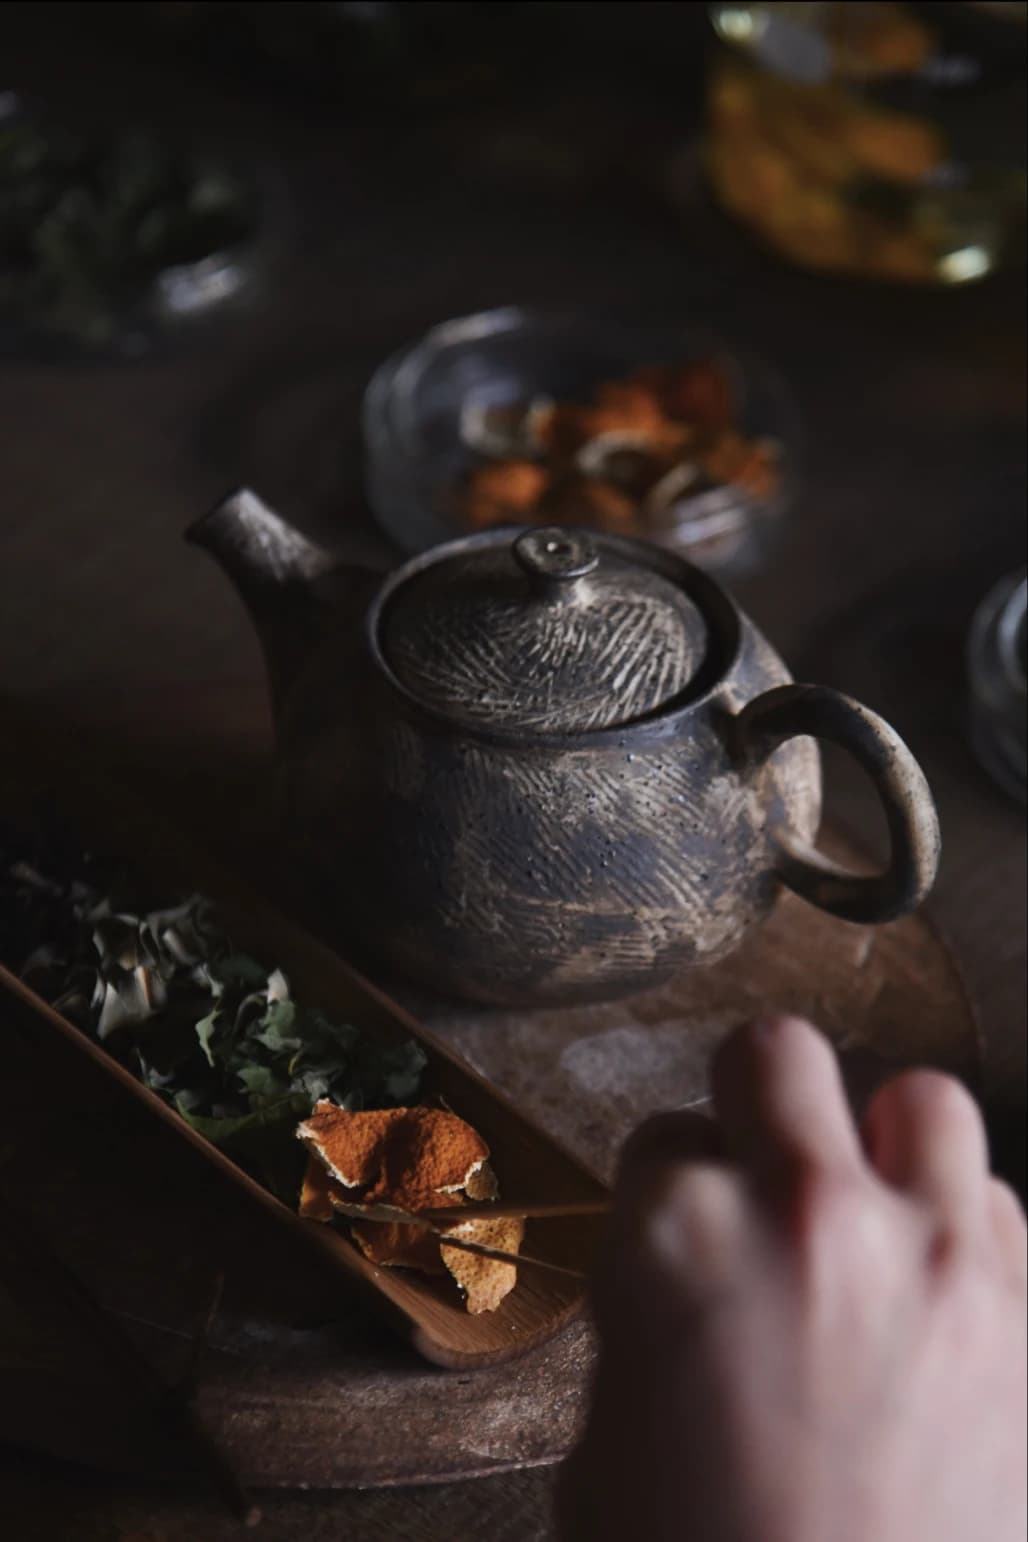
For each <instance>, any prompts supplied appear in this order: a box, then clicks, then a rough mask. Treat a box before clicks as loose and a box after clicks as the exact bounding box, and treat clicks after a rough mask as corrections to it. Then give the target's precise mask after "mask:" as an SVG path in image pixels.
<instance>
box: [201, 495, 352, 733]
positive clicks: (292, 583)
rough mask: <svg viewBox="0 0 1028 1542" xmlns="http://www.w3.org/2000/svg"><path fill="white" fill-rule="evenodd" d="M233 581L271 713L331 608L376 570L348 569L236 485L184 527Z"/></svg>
mask: <svg viewBox="0 0 1028 1542" xmlns="http://www.w3.org/2000/svg"><path fill="white" fill-rule="evenodd" d="M185 538H186V540H187V541H190V542H192V543H193V544H194V545H196V546H202V547H203V548H204V549H205V550H206V551H208V552H209V553H210V554H211V556H212V557H213V558H214V560H215V561H216V562H217V563H218V565H219V567H221V569H222V571H223V572H224V573H225V575H226V576H227V577H228V578H229V580H230V581H231V582H232V584H233V585H234V587H235V589H236V592H237V593H238V595H239V597H240V599H241V600H242V601H243V603H244V605H245V606H246V609H247V611H248V613H249V615H250V619H251V620H252V622H253V624H254V627H255V629H256V631H257V635H258V637H259V638H260V642H261V647H262V650H263V653H264V658H265V663H266V665H267V669H268V676H269V680H270V684H271V695H272V704H273V707H274V709H275V713H276V716H277V715H278V712H279V708H280V707H281V704H282V701H283V699H284V697H285V695H286V694H287V693H288V690H289V687H290V685H291V684H292V681H293V679H294V677H295V676H296V674H297V673H298V671H299V670H300V668H301V667H302V665H303V663H304V661H305V659H306V657H307V656H308V654H309V653H310V651H311V649H312V647H313V646H314V645H315V644H316V642H317V640H318V638H319V637H320V636H322V635H323V634H324V633H325V631H326V630H327V628H328V626H329V624H330V622H331V619H332V616H333V613H334V612H336V611H337V610H338V608H339V607H340V605H341V604H342V603H343V602H345V600H346V599H347V598H353V599H356V598H357V595H358V593H359V592H360V591H361V590H362V589H368V590H370V586H371V584H372V583H377V581H378V575H376V574H371V573H369V572H368V571H367V570H366V569H363V568H361V569H350V568H348V567H346V566H344V565H342V564H340V563H339V561H338V559H337V558H336V557H335V556H333V554H332V553H331V552H328V551H326V550H325V549H324V548H323V547H321V546H318V545H316V544H315V543H314V542H313V541H310V540H308V539H307V537H306V536H304V535H301V533H300V531H298V530H295V529H294V528H293V527H292V526H291V525H289V524H287V523H286V521H285V520H283V519H281V518H280V517H279V515H277V514H276V513H275V512H274V510H272V509H269V508H268V506H267V504H266V503H264V502H262V500H261V499H260V498H258V496H257V494H256V493H253V492H251V491H250V490H249V488H245V487H244V488H240V489H239V490H238V491H237V492H234V493H232V494H230V496H229V497H227V498H226V499H224V501H223V502H221V503H219V504H218V505H217V506H216V507H215V508H213V509H212V510H211V511H210V513H208V514H204V515H203V516H202V517H201V518H200V519H198V520H196V521H195V523H193V524H192V525H190V526H189V527H188V529H187V530H186V532H185Z"/></svg>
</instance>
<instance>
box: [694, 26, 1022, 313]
mask: <svg viewBox="0 0 1028 1542" xmlns="http://www.w3.org/2000/svg"><path fill="white" fill-rule="evenodd" d="M1026 13H1028V5H1019V4H993V5H968V4H964V5H944V4H938V5H889V4H881V5H879V4H873V3H867V0H858V3H842V4H799V5H793V4H771V5H714V6H711V7H710V15H711V20H712V23H713V27H714V32H715V34H716V38H717V46H716V50H715V55H714V59H713V61H712V66H711V72H710V79H709V97H708V134H707V146H706V162H707V170H708V174H709V177H710V180H711V182H712V185H713V188H714V191H715V194H716V196H717V198H718V199H719V201H720V203H721V204H722V205H723V207H724V208H725V209H726V210H728V212H729V213H731V214H733V215H734V216H736V217H737V218H738V219H739V220H741V221H742V222H743V223H744V224H746V225H747V226H749V227H750V228H751V229H752V230H753V231H754V232H755V233H756V234H758V235H759V236H760V237H761V238H762V239H763V240H764V241H765V242H767V243H769V244H770V245H771V246H772V247H774V248H775V249H776V250H777V251H778V252H780V253H781V254H782V255H784V256H786V257H788V258H790V259H792V260H794V261H795V262H798V263H801V264H803V265H804V266H807V267H810V268H818V269H822V270H825V271H832V272H837V273H847V274H853V275H859V276H862V277H868V278H877V279H886V280H902V281H906V282H911V283H928V284H962V283H967V282H970V281H971V280H974V279H979V278H982V277H984V276H985V275H986V274H987V273H990V272H992V271H993V270H994V269H996V268H997V267H1000V266H1002V265H1005V264H1006V263H1008V262H1010V261H1012V260H1015V259H1016V258H1018V257H1020V256H1021V254H1022V253H1023V243H1024V227H1025V185H1026V184H1025V133H1024V123H1025V44H1026V29H1025V19H1026Z"/></svg>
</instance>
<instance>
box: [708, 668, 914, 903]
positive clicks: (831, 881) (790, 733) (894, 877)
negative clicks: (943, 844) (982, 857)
mask: <svg viewBox="0 0 1028 1542" xmlns="http://www.w3.org/2000/svg"><path fill="white" fill-rule="evenodd" d="M798 734H806V735H810V736H811V737H813V738H815V739H825V740H827V741H828V742H829V743H831V744H837V745H839V746H841V748H842V749H844V750H848V751H849V753H850V754H851V755H852V756H853V758H854V759H855V760H856V761H857V762H858V764H860V765H861V766H863V768H864V770H865V771H866V772H867V773H868V775H869V776H870V777H871V780H872V781H873V783H874V785H875V788H876V790H877V793H878V796H879V798H880V799H881V802H882V808H883V810H884V812H885V818H886V821H887V822H888V827H889V839H890V843H891V847H892V851H891V856H890V860H889V866H888V868H887V869H886V871H885V872H884V873H878V874H875V875H873V876H869V877H864V876H861V875H859V874H857V873H851V872H849V871H848V870H847V869H846V868H844V867H841V866H840V865H839V864H838V863H836V862H833V861H832V860H831V859H830V858H829V857H826V856H824V855H822V853H821V852H819V851H816V850H815V849H814V848H813V847H811V846H808V845H807V844H806V842H804V841H802V840H800V839H799V838H798V837H797V836H795V835H793V834H792V833H790V832H789V831H778V832H776V840H777V844H778V847H779V851H780V867H779V873H780V877H781V879H782V882H783V883H784V884H785V885H786V887H787V888H789V889H792V891H793V892H794V893H795V894H798V895H800V897H801V898H802V899H805V900H808V901H809V902H810V903H811V904H813V905H818V906H819V907H820V908H821V909H822V910H827V911H828V912H829V913H830V914H831V915H834V916H839V917H841V919H842V920H844V921H854V922H858V923H860V924H862V925H873V924H875V923H877V922H881V921H892V920H894V919H895V918H896V917H897V916H902V915H906V914H907V912H908V911H911V910H913V909H915V908H916V906H918V905H919V904H920V903H921V901H922V900H923V899H924V898H925V896H926V894H927V893H928V891H929V890H930V889H931V887H932V884H933V883H934V882H935V875H936V872H937V870H938V866H939V820H938V815H937V814H936V811H935V804H934V802H933V800H932V794H931V791H930V789H929V787H928V783H927V781H926V779H925V775H924V772H923V771H922V770H921V767H920V766H919V765H918V763H917V761H916V760H915V759H914V757H913V755H912V754H911V752H910V750H909V749H908V748H907V746H906V745H905V744H904V742H903V740H902V739H901V738H900V737H899V735H898V734H897V733H896V732H895V731H894V730H893V729H892V728H890V727H889V725H888V723H886V722H885V721H884V719H883V718H880V717H879V716H878V715H877V713H874V712H872V711H870V709H869V708H867V707H863V706H861V704H860V703H859V702H857V701H854V700H853V699H852V697H850V696H844V695H842V693H841V692H840V691H833V690H830V689H829V688H828V687H827V686H821V685H781V686H777V687H776V688H775V689H774V690H770V691H765V693H764V694H763V695H762V696H758V697H756V698H755V700H753V701H751V702H749V703H747V705H746V706H745V707H744V708H743V709H742V711H741V712H740V713H739V714H738V716H737V717H736V718H735V719H734V721H733V735H734V736H735V743H736V747H737V750H738V751H739V752H740V753H741V755H742V756H743V758H744V759H745V760H746V761H747V762H748V763H749V764H750V765H752V766H759V765H763V763H764V762H765V760H766V759H767V757H768V756H769V755H770V754H771V753H772V751H773V750H775V749H777V748H778V746H779V745H780V744H784V742H785V741H786V740H787V739H792V738H794V737H795V736H796V735H798Z"/></svg>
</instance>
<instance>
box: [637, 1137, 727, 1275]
mask: <svg viewBox="0 0 1028 1542" xmlns="http://www.w3.org/2000/svg"><path fill="white" fill-rule="evenodd" d="M739 1234H740V1192H739V1185H738V1181H737V1180H736V1179H734V1178H733V1177H732V1175H731V1174H729V1173H728V1172H726V1171H724V1170H721V1169H717V1168H713V1167H702V1166H695V1167H690V1168H686V1169H684V1170H682V1171H680V1172H678V1173H673V1174H667V1175H665V1176H664V1178H663V1179H662V1181H661V1183H660V1184H659V1185H657V1186H656V1187H655V1189H654V1192H653V1194H652V1195H651V1196H650V1198H649V1201H648V1203H647V1204H646V1206H645V1209H644V1212H643V1214H642V1215H641V1217H640V1235H639V1242H640V1244H641V1248H642V1250H643V1252H644V1254H645V1255H646V1256H647V1257H648V1259H649V1260H650V1261H651V1262H653V1263H655V1264H657V1265H658V1267H662V1268H663V1269H664V1270H665V1271H668V1270H670V1271H671V1272H673V1273H675V1274H676V1276H678V1277H680V1279H681V1282H682V1284H683V1285H684V1286H688V1285H689V1284H693V1285H697V1284H701V1283H704V1282H708V1283H709V1280H710V1278H711V1277H713V1276H717V1277H719V1278H721V1277H723V1276H724V1274H725V1273H726V1272H727V1271H728V1270H729V1269H730V1266H731V1260H732V1259H733V1258H734V1256H735V1254H736V1245H737V1241H738V1238H739Z"/></svg>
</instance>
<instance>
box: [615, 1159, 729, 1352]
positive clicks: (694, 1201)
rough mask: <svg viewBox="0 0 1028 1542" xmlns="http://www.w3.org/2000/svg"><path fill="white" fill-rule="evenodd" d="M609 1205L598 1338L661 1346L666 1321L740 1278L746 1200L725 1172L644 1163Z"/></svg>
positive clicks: (705, 1167) (718, 1168) (709, 1167)
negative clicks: (641, 1178)
mask: <svg viewBox="0 0 1028 1542" xmlns="http://www.w3.org/2000/svg"><path fill="white" fill-rule="evenodd" d="M641 1173H645V1176H646V1181H645V1182H637V1181H633V1182H632V1183H631V1185H621V1186H619V1190H618V1193H617V1197H616V1200H615V1206H614V1210H613V1213H612V1216H611V1224H610V1229H609V1233H608V1239H607V1246H606V1248H605V1249H604V1252H603V1255H602V1258H601V1263H600V1268H599V1269H598V1271H597V1275H596V1280H595V1282H594V1291H593V1300H594V1307H595V1312H596V1320H597V1324H598V1326H599V1329H600V1334H601V1337H603V1338H605V1339H608V1340H609V1339H614V1338H616V1339H617V1341H618V1343H620V1344H621V1345H622V1347H625V1345H626V1344H627V1343H628V1341H629V1340H630V1341H631V1343H632V1344H633V1345H634V1344H636V1343H638V1341H639V1340H641V1339H648V1338H653V1339H654V1340H655V1341H659V1339H660V1337H661V1335H662V1334H666V1332H667V1325H668V1323H669V1321H673V1322H680V1321H681V1320H682V1319H683V1318H684V1317H686V1316H690V1315H693V1314H695V1312H696V1311H697V1310H698V1309H699V1308H701V1307H703V1306H704V1305H706V1304H707V1303H708V1302H709V1301H710V1300H711V1299H712V1298H713V1297H716V1296H719V1295H721V1294H723V1292H724V1291H725V1289H727V1288H728V1287H729V1286H730V1284H731V1282H732V1281H733V1280H734V1279H735V1278H736V1277H737V1275H738V1273H739V1260H740V1259H741V1258H742V1256H743V1249H744V1245H745V1238H746V1235H747V1215H746V1205H745V1196H744V1193H743V1188H742V1185H741V1183H740V1180H739V1175H738V1174H737V1173H736V1172H734V1171H733V1170H732V1169H731V1168H729V1167H726V1166H722V1165H711V1164H707V1163H703V1162H697V1161H689V1162H670V1163H666V1162H665V1163H656V1162H653V1163H645V1164H641V1165H640V1167H637V1168H636V1169H635V1170H634V1177H638V1176H640V1175H641Z"/></svg>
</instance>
